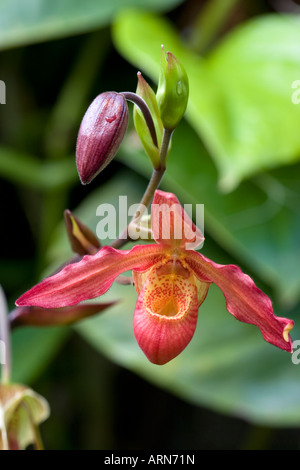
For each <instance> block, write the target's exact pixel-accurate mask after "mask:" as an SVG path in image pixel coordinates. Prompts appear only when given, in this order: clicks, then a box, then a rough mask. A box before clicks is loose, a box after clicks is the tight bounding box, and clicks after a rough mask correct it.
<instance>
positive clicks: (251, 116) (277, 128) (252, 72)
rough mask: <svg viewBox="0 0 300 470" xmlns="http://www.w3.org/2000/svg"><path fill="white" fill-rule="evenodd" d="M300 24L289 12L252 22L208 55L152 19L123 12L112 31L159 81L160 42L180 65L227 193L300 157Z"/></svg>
mask: <svg viewBox="0 0 300 470" xmlns="http://www.w3.org/2000/svg"><path fill="white" fill-rule="evenodd" d="M299 26H300V19H299V18H298V17H293V16H288V15H286V16H284V15H276V14H274V15H265V16H263V17H259V18H256V19H253V20H250V21H248V22H247V23H244V24H242V25H240V26H239V27H238V28H236V29H235V30H234V31H232V32H231V33H230V34H228V35H227V37H226V38H225V39H224V40H223V41H222V42H221V43H220V44H219V45H218V46H217V47H216V49H215V50H214V51H212V52H211V53H210V54H209V55H208V56H207V57H205V58H202V57H199V56H197V55H196V54H195V53H193V52H192V51H191V50H189V49H188V47H187V46H185V45H184V44H183V43H182V42H181V41H180V38H179V36H178V33H177V32H176V30H175V29H174V28H173V26H172V25H171V23H169V22H167V21H166V20H165V19H163V18H161V17H157V16H155V15H154V14H147V13H141V12H138V11H135V10H129V11H123V12H121V13H120V14H119V15H118V17H117V19H116V22H115V24H114V29H113V33H114V42H115V45H116V47H117V49H118V50H119V52H120V53H121V54H123V56H124V57H126V59H127V60H128V61H129V62H131V63H132V64H134V65H135V66H137V67H138V68H139V69H140V70H142V71H144V72H145V73H146V74H148V75H149V76H150V77H151V78H152V80H154V81H156V82H157V80H158V73H159V51H160V45H161V44H164V46H165V48H166V50H170V51H171V52H172V53H174V54H175V55H176V57H178V59H179V60H180V61H181V62H182V64H183V65H184V67H185V69H186V71H187V74H188V77H189V82H190V100H189V105H188V108H187V112H186V117H187V119H188V120H189V122H190V123H191V125H192V126H193V127H194V129H195V130H196V131H197V132H198V134H199V135H200V137H201V138H202V140H203V142H204V143H205V145H206V146H207V148H208V149H209V152H210V154H211V157H212V158H213V160H214V162H215V164H216V166H217V169H218V172H219V184H220V187H221V188H222V189H223V190H226V191H229V190H232V189H233V188H235V187H236V186H238V184H239V183H240V182H241V180H243V179H246V178H248V177H249V176H250V175H253V174H257V173H258V172H260V171H262V170H264V169H265V168H274V167H276V166H280V165H282V164H290V163H293V162H295V161H297V160H299V155H300V133H299V120H300V106H299V105H298V106H297V104H294V103H293V102H292V95H293V92H295V90H294V89H293V88H292V85H293V83H294V82H295V80H297V78H298V75H299V69H300V27H299Z"/></svg>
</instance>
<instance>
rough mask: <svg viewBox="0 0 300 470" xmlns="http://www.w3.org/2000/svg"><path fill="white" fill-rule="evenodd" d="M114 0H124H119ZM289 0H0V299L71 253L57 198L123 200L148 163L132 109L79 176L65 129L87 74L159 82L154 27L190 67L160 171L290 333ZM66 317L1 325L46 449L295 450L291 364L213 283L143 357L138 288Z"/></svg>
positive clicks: (91, 91) (135, 194) (294, 27)
mask: <svg viewBox="0 0 300 470" xmlns="http://www.w3.org/2000/svg"><path fill="white" fill-rule="evenodd" d="M128 8H129V9H128ZM299 10H300V7H299V5H297V2H292V1H290V0H289V1H286V2H280V1H275V0H274V1H271V0H270V1H256V0H255V1H250V0H245V1H238V0H228V1H219V0H207V1H196V0H187V1H182V0H181V1H180V0H168V1H167V0H160V1H147V0H144V1H138V0H136V1H134V0H131V1H129V0H128V1H127V0H126V1H120V0H111V1H110V2H106V1H102V0H98V1H96V0H88V1H85V2H84V3H82V2H79V1H78V2H77V1H74V0H73V1H71V0H66V1H64V2H60V1H54V2H47V0H31V1H29V0H25V1H21V0H13V1H11V0H10V1H8V0H2V1H1V2H0V31H1V32H0V48H1V60H0V79H1V80H4V82H5V84H6V104H5V105H1V106H0V119H1V128H0V139H1V141H0V179H1V186H0V192H1V198H0V207H1V214H2V224H1V228H2V229H1V249H0V250H1V251H0V256H1V258H0V282H1V284H2V286H3V288H4V290H5V292H6V295H7V298H8V301H9V304H10V306H11V308H12V306H13V303H14V301H15V299H16V298H17V297H18V296H19V295H20V294H21V293H22V292H24V291H25V290H26V289H27V288H29V287H30V286H32V285H33V284H34V283H36V282H37V281H38V280H39V279H40V278H41V277H42V276H44V275H45V274H46V273H47V272H49V271H50V270H51V269H52V268H54V267H57V266H58V265H60V264H61V263H62V262H63V261H64V260H66V259H67V258H68V257H70V256H71V252H70V249H69V247H68V243H67V239H66V234H65V230H64V226H63V222H62V221H63V211H64V209H65V208H69V209H71V210H74V211H75V212H76V213H77V214H78V215H80V217H81V218H82V220H83V221H85V222H86V223H88V224H89V225H90V226H91V227H93V228H95V227H96V224H97V217H96V207H97V205H98V204H100V203H101V202H112V203H115V204H116V203H117V201H118V195H128V197H129V201H132V202H137V200H138V198H139V197H140V196H141V195H142V193H143V189H144V187H145V185H146V183H147V177H148V176H149V174H150V171H151V168H150V164H149V162H148V161H147V159H146V157H145V156H144V155H143V152H142V151H141V149H140V147H139V145H138V141H137V139H136V136H135V133H134V130H133V128H132V123H130V126H129V129H128V132H127V135H126V140H125V141H124V143H123V145H122V147H121V149H120V152H119V154H118V157H117V159H115V160H114V161H113V162H112V164H111V165H110V166H109V167H108V168H107V169H106V170H105V171H104V172H103V173H102V174H101V175H100V176H99V177H98V178H97V179H96V180H95V181H94V182H93V183H92V184H91V185H89V187H82V186H81V185H80V184H79V179H78V176H77V173H76V167H75V160H74V151H75V145H76V135H77V131H78V127H79V124H80V121H81V118H82V116H83V114H84V112H85V109H86V108H87V106H88V105H89V103H90V102H91V101H92V99H93V98H94V97H95V96H96V95H97V94H99V93H101V92H102V91H107V90H116V91H124V90H130V91H134V90H135V88H136V73H137V71H138V70H141V71H142V72H143V75H144V76H145V77H146V78H147V79H148V80H149V81H150V82H151V83H153V87H154V88H155V86H156V80H157V76H158V75H157V73H158V65H159V57H160V48H159V46H160V44H162V43H163V44H164V45H165V47H166V48H167V49H170V50H171V51H172V52H174V53H175V55H177V56H178V57H179V58H180V59H181V60H182V62H183V63H184V65H185V66H186V68H187V71H188V73H189V77H190V85H191V98H190V104H189V108H188V110H187V113H186V120H185V122H182V124H180V126H179V128H178V129H177V130H176V133H175V134H174V139H173V146H172V152H171V154H170V157H169V162H168V165H169V166H168V171H167V174H166V177H165V179H164V181H163V185H162V188H163V189H165V190H169V191H173V192H176V193H177V194H178V196H179V198H180V200H181V201H182V203H197V202H198V203H204V204H205V235H206V242H205V245H204V248H203V250H202V251H203V253H204V254H205V255H206V256H209V257H211V258H212V259H214V260H215V261H216V262H219V263H235V264H239V265H240V266H241V267H242V268H243V270H244V271H246V272H248V273H249V274H250V275H251V276H252V277H253V278H254V279H255V281H256V283H257V284H258V285H259V286H260V287H261V288H263V289H264V290H265V291H266V292H267V293H268V294H269V295H270V296H271V297H272V299H273V301H274V307H275V311H276V312H277V313H278V314H279V315H281V316H288V317H290V318H293V319H294V320H295V323H296V326H295V329H294V332H293V339H294V340H297V338H299V334H300V329H299V322H298V320H297V319H298V317H299V297H300V296H299V285H300V270H299V263H300V249H299V246H300V245H299V237H300V223H299V207H300V205H299V202H300V201H299V200H300V193H299V175H300V166H299V157H300V133H299V123H300V104H299V105H297V104H294V103H292V94H293V92H295V89H293V88H292V84H293V82H294V81H295V80H300V59H299V57H300V33H299V31H300V29H299V21H300V20H299ZM108 297H110V298H123V302H122V303H120V304H119V305H118V306H117V307H114V309H112V311H111V312H106V313H104V314H102V315H101V316H99V317H96V318H94V319H91V320H88V321H85V322H82V324H80V325H77V326H76V327H75V328H48V329H38V328H37V329H34V328H24V329H20V330H16V331H15V332H14V333H13V375H14V380H16V381H20V382H23V383H26V384H28V385H31V386H32V387H33V388H34V389H35V390H36V391H38V392H39V393H41V394H42V395H44V396H45V397H46V398H47V399H48V401H49V402H50V405H51V409H52V415H51V417H50V419H49V420H48V421H47V422H45V423H44V424H43V425H42V434H43V438H44V442H45V447H46V448H50V449H125V450H126V449H163V448H168V449H299V448H300V437H299V426H300V403H299V396H300V395H299V392H300V384H299V373H300V365H298V366H297V365H295V364H293V363H292V361H291V358H290V356H288V355H287V354H285V353H283V352H281V351H277V350H275V348H273V347H272V346H270V345H268V344H265V343H264V342H263V340H262V338H261V336H260V333H259V332H258V331H256V329H254V328H253V327H252V326H248V325H241V324H238V323H237V322H236V321H235V320H234V319H233V318H231V317H230V316H229V315H228V314H227V312H226V309H225V305H224V299H223V297H222V295H220V293H219V292H218V290H217V289H214V288H213V287H212V288H211V290H210V294H209V296H208V299H207V301H206V302H205V304H204V305H203V307H201V310H200V313H199V324H198V327H197V332H196V334H195V337H194V339H193V341H192V343H191V344H190V345H189V347H188V348H187V350H186V351H185V352H184V353H183V354H182V355H181V356H180V357H179V358H178V359H176V360H174V361H172V363H171V364H169V365H167V366H165V367H163V368H160V367H156V366H152V365H150V364H149V363H148V362H147V361H146V360H145V359H144V357H143V355H142V353H141V352H140V350H139V349H138V347H137V345H136V343H135V341H134V338H133V335H132V315H133V309H134V303H135V299H136V297H135V293H134V292H133V291H132V290H130V287H124V286H123V287H118V286H114V287H113V288H112V290H111V291H110V292H109V294H108Z"/></svg>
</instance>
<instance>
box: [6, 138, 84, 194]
mask: <svg viewBox="0 0 300 470" xmlns="http://www.w3.org/2000/svg"><path fill="white" fill-rule="evenodd" d="M0 175H1V177H4V178H6V179H8V180H9V181H12V182H13V183H17V184H21V185H24V186H26V187H30V188H33V189H39V190H41V189H42V190H44V191H53V190H58V189H61V188H64V187H69V186H72V185H73V184H74V183H75V182H76V181H77V180H78V174H77V171H76V167H75V165H74V158H73V157H72V158H71V157H70V158H64V159H62V160H60V161H50V162H46V163H45V162H42V161H41V160H39V159H38V158H37V157H35V156H32V155H28V154H26V153H22V152H19V151H18V150H15V149H12V148H8V147H0Z"/></svg>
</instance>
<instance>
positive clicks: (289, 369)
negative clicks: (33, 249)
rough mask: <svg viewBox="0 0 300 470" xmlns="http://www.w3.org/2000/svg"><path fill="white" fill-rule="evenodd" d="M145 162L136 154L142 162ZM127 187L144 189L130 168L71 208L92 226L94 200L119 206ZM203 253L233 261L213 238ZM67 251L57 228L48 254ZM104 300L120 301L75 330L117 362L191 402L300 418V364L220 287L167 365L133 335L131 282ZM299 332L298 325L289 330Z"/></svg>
mask: <svg viewBox="0 0 300 470" xmlns="http://www.w3.org/2000/svg"><path fill="white" fill-rule="evenodd" d="M144 163H145V162H144V160H142V159H141V165H144ZM104 178H105V174H103V179H104ZM168 189H170V188H169V187H168ZM126 194H128V195H129V201H128V204H131V203H132V202H136V201H137V199H136V197H138V196H140V195H141V186H140V180H139V179H138V178H137V176H135V175H134V174H133V173H131V172H128V171H127V172H122V173H120V174H119V175H118V176H116V177H115V178H112V179H111V180H110V181H109V182H108V183H106V184H105V185H103V186H102V187H100V188H99V189H97V190H96V191H95V192H94V193H92V194H90V195H89V196H88V197H87V198H86V199H85V200H84V201H83V202H82V204H80V206H79V207H78V209H76V210H75V211H74V213H76V214H77V215H78V216H80V217H81V219H82V220H83V221H84V222H85V223H87V224H89V225H90V226H91V227H93V228H94V229H95V227H96V226H97V221H98V218H97V216H96V208H97V207H98V205H99V204H101V203H103V202H105V203H107V204H110V203H111V204H113V205H115V207H116V209H118V197H119V195H126ZM184 202H187V201H186V200H182V203H184ZM203 253H204V254H205V255H208V256H210V257H212V258H214V259H215V261H218V262H223V263H227V262H232V259H231V258H229V257H228V255H226V254H225V253H222V252H221V251H220V250H219V249H218V247H217V246H216V245H215V244H214V243H213V242H212V241H211V240H209V241H208V244H207V243H206V244H205V245H204V248H203ZM67 256H69V248H68V245H67V244H66V235H65V232H64V230H63V228H62V227H60V228H59V229H58V231H57V234H56V237H55V238H54V239H53V245H52V250H51V260H52V262H55V260H56V263H60V262H62V261H63V260H64V259H65V258H66V257H67ZM101 299H102V300H108V299H114V300H116V299H118V300H120V302H119V303H118V304H117V305H115V306H114V307H112V308H111V309H110V310H109V311H106V312H104V313H103V314H101V315H98V316H96V317H94V318H90V319H87V320H84V321H83V322H81V323H80V324H78V325H77V326H76V329H77V331H78V332H80V334H81V335H83V336H84V337H85V338H86V339H87V340H88V341H89V342H90V343H91V344H92V345H94V347H95V348H96V349H98V350H99V351H101V353H103V354H105V355H106V356H107V357H108V358H110V359H111V360H113V361H114V362H116V363H117V364H119V365H121V366H123V367H126V368H128V369H130V370H132V371H133V372H135V373H137V374H139V375H141V376H142V377H144V378H145V379H146V380H149V381H151V382H152V383H154V384H156V385H157V386H159V387H163V388H165V389H166V390H168V391H169V392H170V393H174V394H176V395H177V396H179V397H181V398H182V399H184V400H187V401H190V402H192V403H195V404H199V405H202V406H207V407H209V408H212V409H215V410H217V411H221V412H224V413H228V414H232V415H235V416H238V417H243V418H245V419H247V420H249V421H252V422H256V423H260V424H268V425H274V426H287V425H288V426H297V425H299V423H300V403H299V393H300V381H299V369H298V367H299V366H298V367H297V365H295V364H293V362H292V360H291V356H290V355H289V354H288V353H286V352H283V351H281V350H278V349H276V348H275V347H274V346H271V345H270V344H268V343H266V342H265V341H264V340H263V338H262V336H261V334H260V332H259V330H258V329H257V328H256V327H254V326H252V325H246V324H242V323H240V322H237V321H236V320H235V319H234V318H233V317H232V316H231V315H230V314H229V313H228V312H227V311H226V307H225V299H224V297H223V295H222V293H221V291H220V290H219V289H218V288H217V287H215V286H211V288H210V291H209V293H208V297H207V299H206V300H205V302H204V304H203V305H202V306H201V308H200V310H199V321H198V326H197V330H196V333H195V336H194V338H193V340H192V342H191V343H190V345H189V346H188V347H187V349H186V350H185V351H184V352H183V353H182V354H181V355H180V356H178V357H177V358H176V359H175V360H173V361H171V362H170V363H169V364H167V365H165V366H155V365H153V364H151V363H149V362H148V360H147V359H146V358H145V356H144V354H143V353H142V352H141V350H140V349H139V347H138V345H137V343H136V340H135V338H134V335H133V328H132V318H133V312H134V307H135V302H136V299H137V294H136V292H135V290H134V288H133V287H132V286H122V285H118V284H114V285H113V286H112V288H111V289H110V290H109V291H108V292H107V293H106V294H105V295H104V296H102V297H101ZM277 313H278V314H281V312H278V311H277ZM299 334H300V331H299V328H298V330H296V331H295V333H294V336H293V337H294V338H295V339H296V338H297V335H298V337H299Z"/></svg>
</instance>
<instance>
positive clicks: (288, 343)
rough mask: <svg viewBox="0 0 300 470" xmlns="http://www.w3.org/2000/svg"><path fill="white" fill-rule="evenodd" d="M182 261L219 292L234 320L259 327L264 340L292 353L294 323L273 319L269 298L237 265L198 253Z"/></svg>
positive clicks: (187, 255) (188, 253)
mask: <svg viewBox="0 0 300 470" xmlns="http://www.w3.org/2000/svg"><path fill="white" fill-rule="evenodd" d="M185 261H186V262H187V263H188V265H189V266H190V267H191V269H192V270H193V271H194V273H195V275H196V276H197V277H198V279H200V280H202V281H205V282H213V283H215V284H216V285H217V286H218V287H219V288H220V289H221V290H222V292H223V294H224V296H225V299H226V305H227V310H228V312H230V313H231V314H232V315H234V316H235V317H236V318H237V320H240V321H242V322H245V323H251V324H253V325H256V326H258V328H259V329H260V330H261V333H262V335H263V337H264V339H265V340H266V341H268V342H269V343H271V344H274V345H275V346H277V347H279V348H281V349H284V350H286V351H289V352H292V351H293V345H292V340H291V337H290V335H289V331H290V330H291V329H292V328H293V326H294V322H293V321H292V320H289V319H287V318H282V317H277V316H275V315H274V312H273V308H272V302H271V300H270V299H269V297H268V296H267V295H266V294H264V293H263V292H262V291H261V290H260V289H258V287H257V286H256V285H255V283H254V282H253V280H252V279H251V278H250V277H249V276H248V275H247V274H244V273H243V272H242V271H241V269H240V268H239V267H238V266H234V265H227V266H226V265H225V266H224V265H221V264H216V263H214V262H213V261H211V260H210V259H208V258H205V257H204V256H203V255H201V254H200V253H198V252H187V253H186V258H185Z"/></svg>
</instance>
